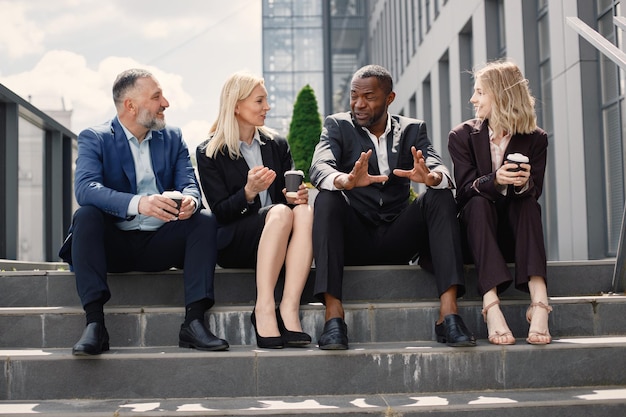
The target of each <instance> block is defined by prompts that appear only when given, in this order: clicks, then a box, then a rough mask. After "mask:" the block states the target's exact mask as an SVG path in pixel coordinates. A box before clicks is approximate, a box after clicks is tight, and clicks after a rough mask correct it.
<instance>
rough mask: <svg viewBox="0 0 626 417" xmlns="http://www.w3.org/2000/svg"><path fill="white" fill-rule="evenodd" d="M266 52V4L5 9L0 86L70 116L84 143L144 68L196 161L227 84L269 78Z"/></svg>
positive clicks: (5, 2)
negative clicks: (121, 80) (125, 83)
mask: <svg viewBox="0 0 626 417" xmlns="http://www.w3.org/2000/svg"><path fill="white" fill-rule="evenodd" d="M261 45H262V40H261V0H228V1H220V0H53V1H51V0H0V84H3V85H4V86H5V87H7V88H9V89H10V90H12V91H13V92H14V93H16V94H18V95H19V96H21V97H23V98H24V99H26V100H30V101H31V103H32V104H33V105H35V106H36V107H38V108H39V109H41V110H43V111H45V110H60V109H62V108H63V106H64V108H65V109H66V110H72V121H71V126H69V127H70V129H71V130H72V131H73V132H75V133H77V134H78V133H79V132H80V131H81V130H83V129H85V128H87V127H89V126H92V125H96V124H100V123H102V122H105V121H107V120H109V119H111V118H112V117H113V116H115V108H114V106H113V99H112V97H111V87H112V85H113V81H114V80H115V77H116V76H117V74H119V73H120V72H122V71H124V70H125V69H128V68H135V67H139V68H146V69H148V70H150V71H151V72H152V73H153V74H154V75H155V76H156V78H157V80H158V81H159V83H160V84H161V87H162V89H163V94H164V96H165V98H167V99H168V101H169V102H170V107H169V108H168V109H167V110H166V111H165V118H166V121H167V123H168V124H169V125H173V126H178V127H180V128H182V130H183V137H184V138H185V141H186V142H187V145H188V146H189V148H190V152H191V153H195V147H196V146H197V144H198V143H200V142H201V141H202V140H204V139H205V138H206V134H207V132H208V130H209V127H210V125H211V124H212V122H213V121H214V120H215V118H216V117H217V111H218V105H219V94H220V91H221V88H222V85H223V83H224V82H225V80H226V78H227V77H228V76H229V75H230V74H232V73H233V72H236V71H241V70H247V71H251V72H254V73H256V74H259V75H262V54H261Z"/></svg>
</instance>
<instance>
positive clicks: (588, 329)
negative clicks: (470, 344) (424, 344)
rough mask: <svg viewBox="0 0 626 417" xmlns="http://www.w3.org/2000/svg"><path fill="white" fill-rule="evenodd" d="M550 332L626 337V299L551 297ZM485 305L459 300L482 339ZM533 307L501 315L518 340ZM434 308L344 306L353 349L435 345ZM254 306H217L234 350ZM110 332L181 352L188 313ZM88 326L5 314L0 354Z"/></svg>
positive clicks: (55, 313)
mask: <svg viewBox="0 0 626 417" xmlns="http://www.w3.org/2000/svg"><path fill="white" fill-rule="evenodd" d="M550 303H551V304H552V306H553V308H554V311H553V312H552V314H551V315H550V330H551V333H552V335H553V336H554V337H579V336H604V335H626V296H617V295H605V296H588V297H552V298H551V300H550ZM481 306H482V305H481V302H480V301H460V302H459V308H460V311H459V312H460V313H461V315H462V316H463V318H464V321H465V323H466V324H467V325H468V327H469V328H470V329H472V331H473V332H474V334H475V335H476V337H477V338H479V339H486V338H487V328H486V325H485V324H484V322H483V318H482V316H481ZM527 307H528V300H517V299H511V300H503V301H502V304H501V308H502V310H503V312H504V314H505V315H506V317H507V319H508V324H509V327H510V328H511V330H512V331H513V334H514V335H516V336H517V337H522V336H525V335H526V333H527V332H528V323H527V322H526V319H525V312H526V309H527ZM438 308H439V304H438V302H436V301H417V302H377V303H346V304H345V310H346V323H347V324H348V329H349V330H348V331H349V338H350V341H351V342H358V343H360V342H393V341H414V340H425V341H430V340H434V339H435V334H434V322H435V320H436V319H437V317H438ZM251 311H252V306H251V305H249V306H243V305H239V306H232V305H221V306H216V307H213V308H212V309H211V310H210V314H208V315H207V317H206V319H207V322H208V323H209V326H210V328H211V329H212V330H213V332H214V333H215V334H217V335H218V336H219V337H222V338H224V339H226V340H228V341H229V343H230V344H231V345H255V343H256V339H255V336H254V329H253V328H252V325H251V324H250V313H251ZM105 317H106V323H107V329H108V330H109V333H110V336H111V345H112V346H115V347H150V346H176V345H177V344H178V331H179V328H180V324H181V323H182V321H183V318H184V310H183V308H182V307H107V308H106V309H105ZM301 320H302V326H303V330H304V331H305V332H307V333H309V334H310V335H311V336H312V338H313V342H314V343H315V342H316V341H317V337H318V336H319V334H320V333H321V331H322V327H323V324H324V309H323V306H321V305H320V304H316V305H305V306H302V308H301ZM84 326H85V318H84V312H83V310H82V309H81V308H79V307H4V308H0V335H2V337H0V348H70V347H71V346H72V345H73V344H74V343H75V342H76V341H77V340H78V339H79V338H80V335H81V333H82V331H83V328H84Z"/></svg>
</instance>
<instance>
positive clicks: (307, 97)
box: [287, 84, 322, 182]
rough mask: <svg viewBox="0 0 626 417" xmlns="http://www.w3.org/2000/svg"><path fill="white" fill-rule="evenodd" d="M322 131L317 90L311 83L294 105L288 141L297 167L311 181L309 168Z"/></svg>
mask: <svg viewBox="0 0 626 417" xmlns="http://www.w3.org/2000/svg"><path fill="white" fill-rule="evenodd" d="M320 133H322V119H321V117H320V114H319V111H318V108H317V99H316V98H315V92H314V91H313V89H312V88H311V86H310V85H308V84H307V85H305V86H304V87H302V90H300V92H299V93H298V97H297V98H296V102H295V104H294V106H293V115H292V117H291V124H290V125H289V134H288V135H287V141H288V142H289V147H290V148H291V155H292V157H293V160H294V162H295V165H296V169H301V170H302V171H303V172H304V177H305V181H306V182H308V181H309V168H310V167H311V158H312V157H313V151H314V150H315V145H317V142H319V139H320Z"/></svg>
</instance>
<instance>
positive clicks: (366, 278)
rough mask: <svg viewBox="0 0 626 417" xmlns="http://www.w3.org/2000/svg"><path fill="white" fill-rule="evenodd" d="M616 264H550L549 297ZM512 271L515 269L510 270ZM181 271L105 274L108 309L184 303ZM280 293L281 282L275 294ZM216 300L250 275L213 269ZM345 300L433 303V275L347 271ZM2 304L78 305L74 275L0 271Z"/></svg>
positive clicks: (602, 281)
mask: <svg viewBox="0 0 626 417" xmlns="http://www.w3.org/2000/svg"><path fill="white" fill-rule="evenodd" d="M614 265H615V262H614V261H612V260H608V261H581V262H549V263H548V291H549V294H550V295H551V296H555V297H565V296H579V295H600V294H605V293H610V292H611V291H612V289H613V284H612V278H613V269H614ZM511 270H513V268H511ZM465 271H466V273H465V275H466V290H467V292H466V294H465V296H464V297H463V298H464V299H466V300H479V299H480V296H479V294H478V293H477V290H476V274H475V270H474V268H473V267H472V266H466V268H465ZM314 277H315V270H314V269H312V270H311V275H310V277H309V280H308V282H307V286H306V288H305V290H304V293H303V296H302V302H303V303H309V302H315V301H317V300H315V299H314V297H313V281H314ZM182 279H183V278H182V271H180V270H170V271H165V272H161V273H139V272H131V273H124V274H109V277H108V281H109V286H110V288H111V292H112V298H111V300H110V301H109V302H108V303H107V305H108V306H172V307H179V306H182V305H183V303H184V297H183V282H182ZM281 293H282V280H280V281H279V285H278V289H277V296H278V294H281ZM215 296H216V301H217V303H218V304H251V303H253V302H254V300H255V298H256V289H255V283H254V271H252V270H249V269H217V270H216V277H215ZM344 297H345V298H344V300H345V301H346V302H359V301H366V302H370V301H372V302H374V301H414V300H437V298H438V294H437V289H436V287H435V282H434V279H433V277H432V275H431V274H429V273H428V272H426V271H424V270H423V269H421V268H420V267H417V266H411V265H385V266H362V267H346V268H345V274H344ZM503 298H523V299H527V298H528V294H526V293H524V292H521V291H518V290H516V289H514V288H509V289H508V290H507V291H505V292H504V293H503ZM0 306H2V307H18V306H21V307H56V306H66V307H68V306H80V300H79V298H78V295H77V294H76V286H75V282H74V274H73V273H71V272H69V271H59V270H45V269H41V270H38V271H24V270H19V271H12V270H5V271H0Z"/></svg>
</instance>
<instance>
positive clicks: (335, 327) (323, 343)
mask: <svg viewBox="0 0 626 417" xmlns="http://www.w3.org/2000/svg"><path fill="white" fill-rule="evenodd" d="M317 344H318V345H319V347H320V349H322V350H346V349H348V326H346V322H345V321H343V319H342V318H339V317H337V318H334V319H330V320H328V321H327V322H326V323H325V324H324V331H323V332H322V335H321V336H320V338H319V340H318V341H317Z"/></svg>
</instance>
